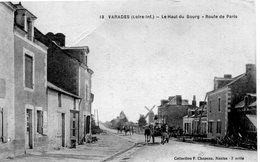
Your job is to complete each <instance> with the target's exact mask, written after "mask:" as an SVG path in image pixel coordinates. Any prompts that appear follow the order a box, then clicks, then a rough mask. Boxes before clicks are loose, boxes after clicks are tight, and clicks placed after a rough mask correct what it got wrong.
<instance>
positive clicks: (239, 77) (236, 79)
mask: <svg viewBox="0 0 260 162" xmlns="http://www.w3.org/2000/svg"><path fill="white" fill-rule="evenodd" d="M245 75H246V73H243V74H240V75H238V76H236V77H235V78H233V80H232V81H231V82H229V83H228V84H226V85H225V86H224V87H221V88H218V89H215V90H212V91H209V92H208V93H212V92H216V91H218V90H222V89H224V88H227V87H228V86H230V85H231V84H233V83H235V82H236V81H238V80H239V79H241V78H242V77H244V76H245ZM208 93H207V94H208Z"/></svg>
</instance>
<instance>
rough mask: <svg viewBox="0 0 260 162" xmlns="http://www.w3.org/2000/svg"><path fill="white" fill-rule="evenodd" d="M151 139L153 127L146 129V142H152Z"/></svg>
mask: <svg viewBox="0 0 260 162" xmlns="http://www.w3.org/2000/svg"><path fill="white" fill-rule="evenodd" d="M150 139H151V129H150V128H149V127H147V128H145V130H144V140H145V142H150Z"/></svg>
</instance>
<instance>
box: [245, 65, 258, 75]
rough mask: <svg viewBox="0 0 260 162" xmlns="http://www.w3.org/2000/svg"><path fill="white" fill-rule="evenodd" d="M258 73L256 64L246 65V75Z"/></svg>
mask: <svg viewBox="0 0 260 162" xmlns="http://www.w3.org/2000/svg"><path fill="white" fill-rule="evenodd" d="M253 71H256V67H255V64H246V73H250V72H253Z"/></svg>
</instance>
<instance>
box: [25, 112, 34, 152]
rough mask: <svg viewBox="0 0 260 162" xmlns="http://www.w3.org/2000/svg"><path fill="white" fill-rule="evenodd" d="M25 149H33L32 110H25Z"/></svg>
mask: <svg viewBox="0 0 260 162" xmlns="http://www.w3.org/2000/svg"><path fill="white" fill-rule="evenodd" d="M26 139H27V140H26V141H27V143H26V147H27V148H29V149H32V148H33V139H32V110H30V109H27V110H26Z"/></svg>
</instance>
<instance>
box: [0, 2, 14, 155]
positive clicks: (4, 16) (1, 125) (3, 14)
mask: <svg viewBox="0 0 260 162" xmlns="http://www.w3.org/2000/svg"><path fill="white" fill-rule="evenodd" d="M14 12H15V6H14V5H13V4H12V3H9V2H0V22H5V25H0V69H1V70H0V159H2V158H4V157H7V156H13V152H12V151H11V150H13V144H14V141H15V134H14V129H15V127H14V123H15V122H14V120H15V119H14V114H15V113H14V93H15V92H14V79H15V78H14V33H13V29H14V28H13V26H14ZM10 152H11V153H10Z"/></svg>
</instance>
